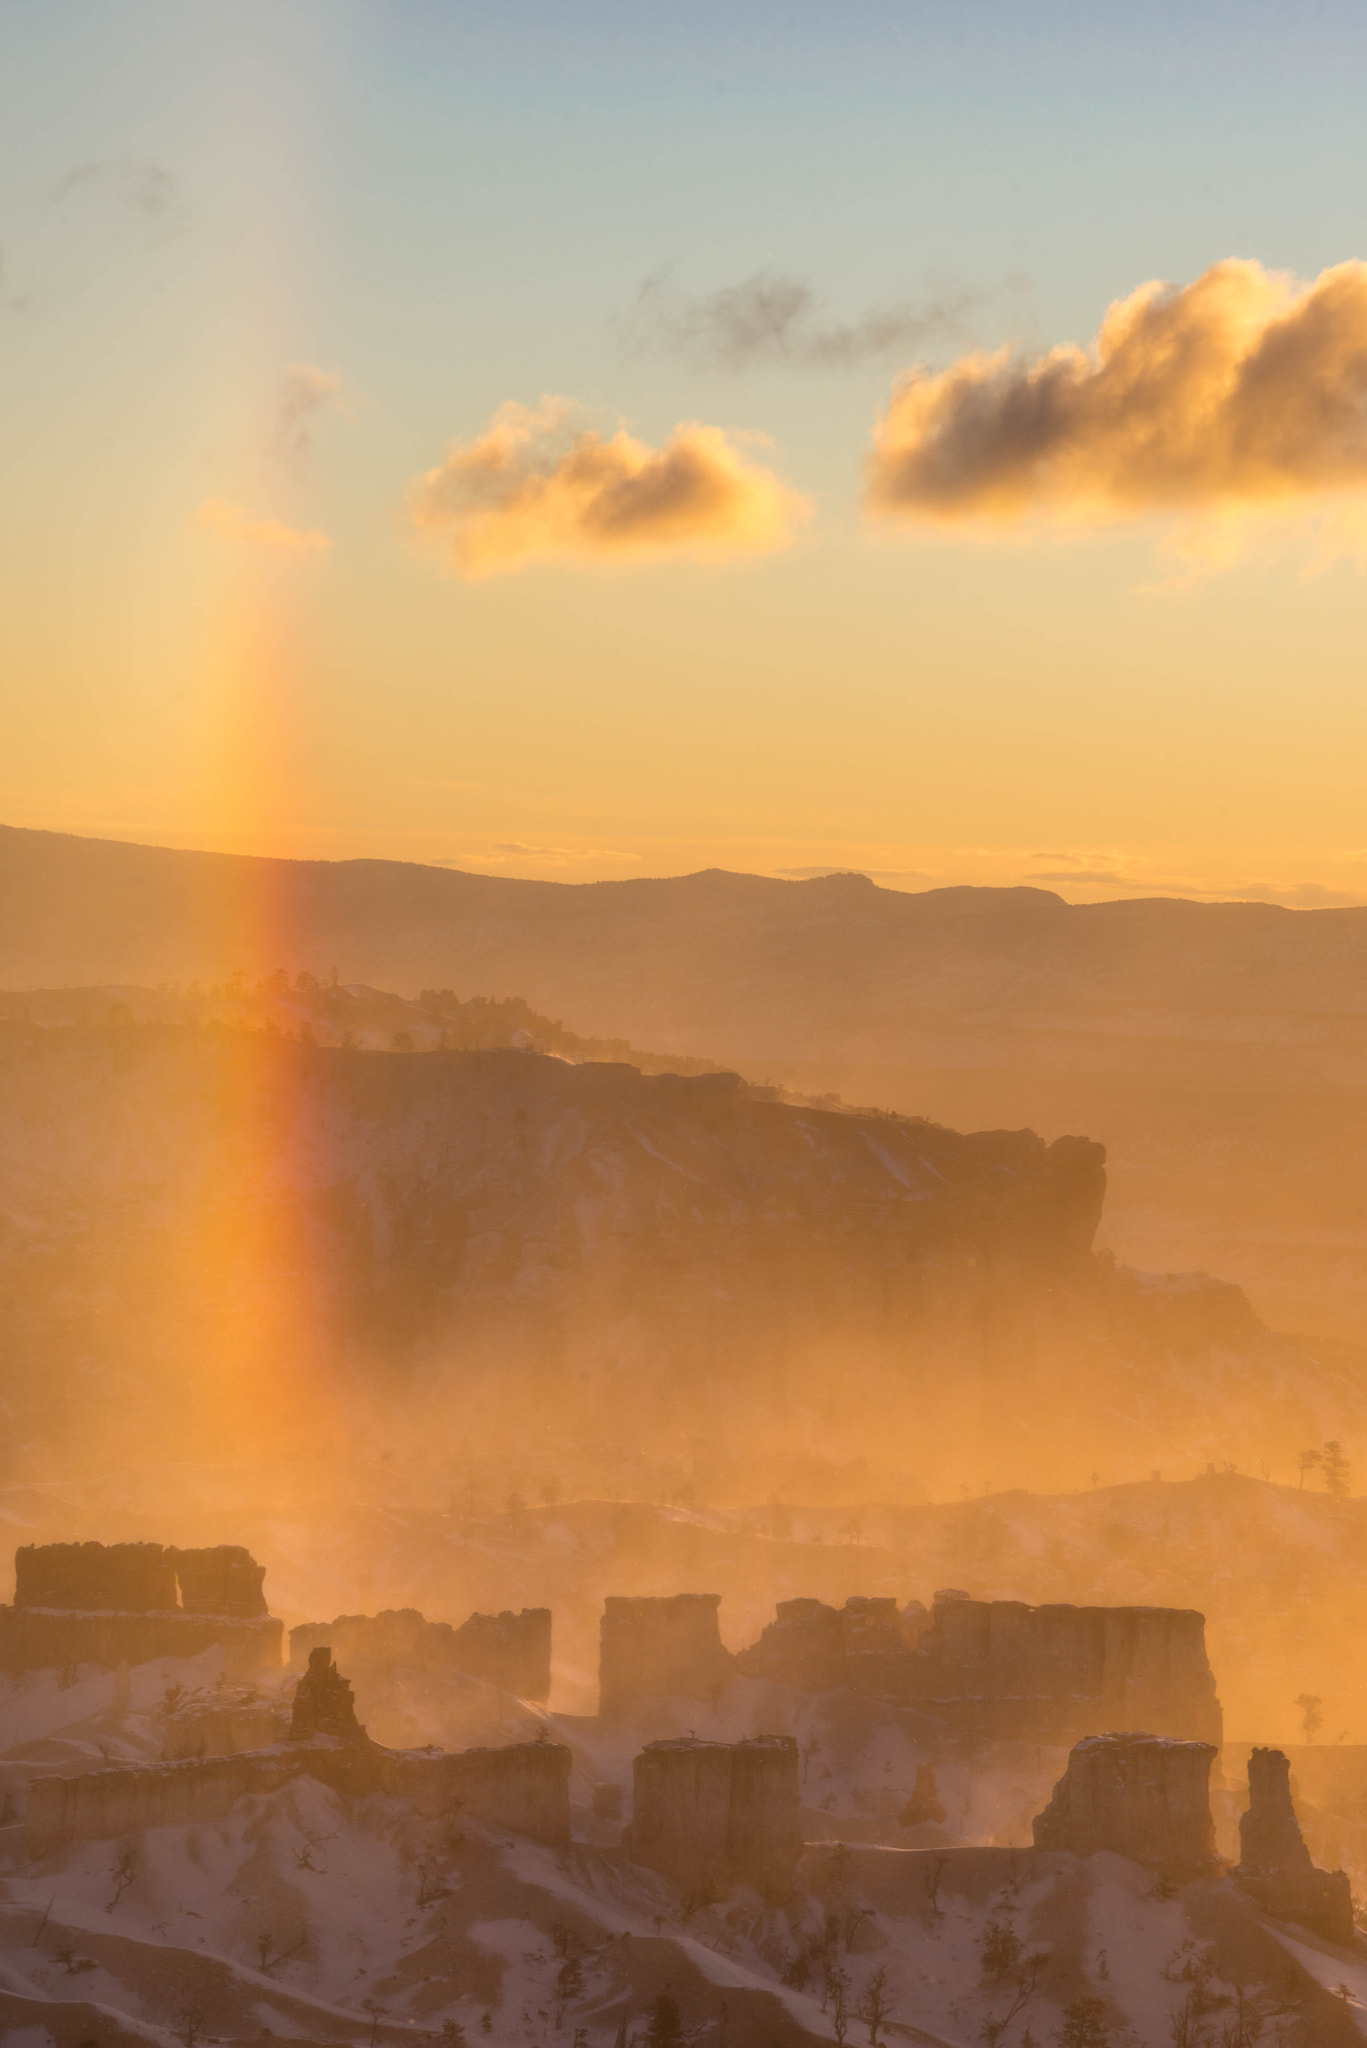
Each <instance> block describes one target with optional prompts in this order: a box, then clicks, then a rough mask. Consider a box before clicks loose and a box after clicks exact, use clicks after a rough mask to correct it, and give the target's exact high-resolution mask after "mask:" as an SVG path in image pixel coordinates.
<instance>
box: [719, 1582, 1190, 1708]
mask: <svg viewBox="0 0 1367 2048" xmlns="http://www.w3.org/2000/svg"><path fill="white" fill-rule="evenodd" d="M735 1662H736V1668H737V1670H738V1671H740V1672H741V1673H742V1674H743V1675H744V1676H746V1677H749V1678H764V1679H768V1680H770V1681H771V1682H772V1683H774V1684H777V1685H786V1686H790V1687H792V1688H793V1690H794V1691H797V1692H825V1691H828V1690H829V1689H830V1688H831V1687H833V1686H849V1687H850V1688H851V1690H853V1691H856V1692H867V1693H875V1694H878V1695H880V1696H881V1697H884V1698H888V1699H897V1700H904V1701H907V1702H909V1703H913V1704H915V1705H917V1706H919V1707H922V1708H923V1709H924V1710H925V1711H926V1712H928V1713H931V1714H934V1715H935V1716H936V1717H937V1719H940V1720H944V1721H948V1722H949V1723H950V1724H951V1725H952V1726H953V1727H954V1728H955V1729H956V1731H961V1732H963V1733H965V1734H972V1735H980V1736H987V1737H989V1738H995V1739H1003V1740H1012V1739H1019V1740H1025V1741H1031V1742H1075V1741H1077V1740H1078V1739H1079V1738H1080V1737H1081V1736H1083V1735H1088V1734H1091V1733H1093V1732H1095V1731H1096V1730H1098V1729H1103V1728H1107V1727H1111V1728H1115V1727H1124V1726H1126V1725H1129V1726H1133V1725H1135V1724H1139V1725H1144V1726H1148V1727H1151V1728H1154V1729H1156V1730H1157V1731H1158V1732H1159V1733H1160V1734H1163V1735H1173V1736H1178V1737H1180V1738H1182V1739H1184V1740H1187V1741H1193V1742H1213V1743H1215V1744H1216V1745H1217V1746H1218V1744H1219V1741H1220V1736H1221V1716H1220V1703H1219V1700H1218V1698H1217V1697H1216V1692H1215V1679H1214V1676H1213V1674H1212V1672H1211V1668H1210V1663H1209V1660H1208V1659H1207V1656H1206V1645H1205V1618H1204V1616H1202V1615H1200V1614H1197V1613H1195V1612H1193V1611H1190V1610H1187V1609H1181V1608H1171V1607H1069V1606H1048V1607H1028V1606H1026V1605H1025V1603H1024V1602H1023V1601H1019V1600H971V1599H970V1598H969V1596H968V1595H967V1594H966V1593H959V1592H955V1591H943V1592H939V1593H937V1594H936V1595H935V1603H934V1606H933V1608H932V1609H931V1612H930V1614H929V1616H927V1614H926V1610H925V1609H924V1608H923V1607H922V1606H921V1604H920V1602H919V1601H913V1602H910V1603H909V1604H908V1605H907V1606H906V1607H904V1608H902V1609H901V1610H900V1612H899V1610H898V1607H897V1603H896V1601H894V1600H890V1599H878V1600H847V1601H846V1602H845V1605H844V1607H843V1609H837V1608H834V1607H827V1606H826V1605H824V1603H823V1602H821V1601H820V1600H783V1601H780V1603H779V1606H778V1610H777V1617H776V1619H775V1620H774V1621H772V1622H770V1624H769V1626H768V1627H767V1628H766V1629H765V1630H764V1633H763V1634H762V1635H761V1637H760V1639H759V1641H758V1642H757V1643H753V1644H751V1646H750V1647H749V1649H746V1650H742V1651H741V1652H740V1653H739V1654H738V1656H737V1658H736V1660H735Z"/></svg>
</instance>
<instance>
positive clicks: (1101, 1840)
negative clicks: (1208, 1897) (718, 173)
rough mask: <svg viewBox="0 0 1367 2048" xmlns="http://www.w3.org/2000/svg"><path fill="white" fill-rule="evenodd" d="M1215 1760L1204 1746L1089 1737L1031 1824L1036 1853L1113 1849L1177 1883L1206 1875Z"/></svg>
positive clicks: (1211, 1859)
mask: <svg viewBox="0 0 1367 2048" xmlns="http://www.w3.org/2000/svg"><path fill="white" fill-rule="evenodd" d="M1215 1755H1216V1750H1215V1746H1214V1744H1213V1743H1209V1742H1176V1741H1173V1740H1172V1739H1171V1738H1169V1737H1167V1736H1158V1735H1089V1736H1088V1737H1087V1738H1086V1740H1085V1741H1083V1742H1079V1743H1078V1744H1077V1745H1076V1746H1075V1747H1074V1749H1073V1751H1072V1754H1071V1755H1070V1756H1069V1758H1068V1768H1067V1770H1066V1771H1065V1772H1064V1774H1063V1776H1062V1777H1061V1778H1060V1779H1059V1781H1058V1783H1057V1784H1056V1785H1055V1787H1054V1792H1053V1797H1052V1798H1051V1799H1050V1801H1049V1804H1048V1806H1046V1808H1045V1809H1044V1812H1043V1813H1041V1814H1037V1815H1036V1816H1035V1822H1034V1835H1035V1847H1036V1848H1037V1849H1068V1850H1071V1851H1072V1853H1073V1855H1075V1856H1091V1855H1094V1854H1095V1853H1096V1851H1097V1850H1098V1849H1113V1850H1114V1851H1115V1853H1116V1854H1117V1855H1118V1856H1130V1857H1133V1859H1134V1861H1135V1862H1136V1863H1144V1864H1147V1865H1148V1866H1149V1867H1150V1868H1151V1869H1154V1870H1158V1871H1160V1872H1162V1873H1163V1875H1164V1876H1167V1877H1171V1878H1178V1879H1185V1878H1190V1877H1196V1876H1199V1875H1200V1874H1202V1873H1203V1872H1206V1871H1210V1870H1212V1869H1213V1868H1214V1863H1215V1825H1214V1822H1213V1821H1212V1819H1211V1812H1210V1767H1211V1764H1212V1763H1213V1762H1214V1759H1215Z"/></svg>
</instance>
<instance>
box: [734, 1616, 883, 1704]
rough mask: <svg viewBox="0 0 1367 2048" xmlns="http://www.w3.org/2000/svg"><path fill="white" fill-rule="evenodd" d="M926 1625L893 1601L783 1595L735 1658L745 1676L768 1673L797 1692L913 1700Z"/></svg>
mask: <svg viewBox="0 0 1367 2048" xmlns="http://www.w3.org/2000/svg"><path fill="white" fill-rule="evenodd" d="M918 1635H919V1629H918V1627H917V1625H916V1622H915V1620H914V1618H911V1617H908V1616H906V1615H903V1614H902V1613H900V1612H899V1611H898V1607H897V1602H896V1601H895V1600H892V1599H876V1600H870V1599H859V1598H854V1599H850V1600H847V1601H846V1602H845V1605H844V1607H843V1608H838V1607H827V1606H826V1605H825V1603H824V1602H823V1601H821V1600H780V1601H779V1603H778V1607H777V1610H776V1615H775V1619H774V1620H773V1621H771V1622H770V1623H769V1625H768V1627H767V1628H766V1629H765V1631H764V1633H763V1635H762V1636H761V1637H760V1639H759V1641H758V1642H757V1643H752V1644H751V1646H750V1648H749V1649H748V1650H742V1651H741V1652H740V1653H739V1655H738V1656H737V1658H736V1668H737V1670H738V1671H739V1672H740V1673H741V1674H742V1675H743V1676H744V1677H746V1678H764V1679H768V1680H769V1681H770V1682H771V1683H773V1684H775V1685H786V1686H790V1687H791V1688H792V1689H793V1691H795V1692H828V1691H829V1690H830V1689H831V1688H832V1687H833V1686H838V1685H845V1686H848V1687H849V1688H850V1689H851V1691H853V1692H866V1693H875V1694H879V1695H882V1696H885V1697H893V1698H906V1697H909V1696H910V1694H911V1693H912V1691H913V1690H914V1688H915V1680H916V1669H917V1667H916V1665H915V1663H914V1662H913V1659H912V1654H911V1653H912V1650H913V1649H914V1647H915V1644H916V1641H917V1639H918Z"/></svg>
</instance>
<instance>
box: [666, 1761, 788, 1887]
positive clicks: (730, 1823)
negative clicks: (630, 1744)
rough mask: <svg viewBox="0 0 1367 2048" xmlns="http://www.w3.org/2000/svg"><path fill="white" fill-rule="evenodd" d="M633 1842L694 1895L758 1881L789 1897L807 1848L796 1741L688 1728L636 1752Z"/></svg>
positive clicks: (759, 1883) (757, 1882)
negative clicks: (742, 1738)
mask: <svg viewBox="0 0 1367 2048" xmlns="http://www.w3.org/2000/svg"><path fill="white" fill-rule="evenodd" d="M634 1785H635V1790H634V1795H633V1801H632V1819H631V1829H630V1833H629V1836H628V1846H629V1849H630V1853H631V1856H632V1858H633V1859H634V1861H636V1862H637V1863H644V1864H647V1865H649V1867H650V1868H651V1869H653V1870H658V1871H660V1872H662V1873H663V1874H664V1875H665V1876H667V1877H669V1878H672V1879H673V1880H674V1882H675V1883H676V1884H678V1885H679V1886H680V1887H681V1888H682V1889H683V1890H685V1891H689V1892H692V1893H693V1894H694V1895H695V1896H698V1895H702V1896H706V1897H709V1898H715V1897H720V1896H721V1895H722V1894H724V1893H725V1892H726V1891H728V1890H729V1889H730V1888H731V1886H732V1885H735V1884H747V1885H752V1886H753V1887H754V1888H755V1890H756V1891H759V1892H762V1893H764V1895H765V1896H766V1897H769V1898H776V1899H783V1898H786V1897H787V1896H788V1894H789V1893H790V1892H791V1890H792V1888H793V1874H794V1872H795V1870H796V1869H797V1861H798V1857H799V1856H800V1855H801V1853H802V1830H801V1817H800V1795H799V1790H798V1753H797V1743H796V1742H795V1741H794V1740H793V1738H792V1737H791V1736H790V1735H759V1736H755V1737H754V1738H752V1739H751V1740H750V1741H748V1742H734V1743H729V1742H702V1741H699V1740H698V1738H697V1737H696V1736H684V1737H680V1738H678V1739H676V1740H673V1741H668V1742H652V1743H649V1744H647V1746H646V1748H645V1749H643V1750H642V1751H641V1753H640V1755H639V1756H638V1757H637V1758H636V1763H635V1772H634Z"/></svg>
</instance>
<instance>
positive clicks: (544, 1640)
mask: <svg viewBox="0 0 1367 2048" xmlns="http://www.w3.org/2000/svg"><path fill="white" fill-rule="evenodd" d="M319 1644H329V1645H331V1646H333V1647H334V1648H335V1649H336V1651H337V1653H338V1655H339V1656H340V1657H341V1658H342V1659H343V1661H344V1662H345V1664H346V1666H347V1669H348V1670H349V1671H353V1672H354V1673H355V1674H356V1677H357V1680H358V1682H360V1681H370V1680H372V1679H379V1678H383V1677H386V1676H387V1675H388V1674H389V1673H391V1672H392V1671H394V1670H395V1669H397V1668H399V1667H404V1668H406V1669H409V1670H414V1671H424V1672H429V1673H432V1674H434V1675H445V1674H448V1673H452V1672H459V1673H463V1674H464V1675H465V1676H466V1677H468V1678H480V1679H483V1680H484V1681H485V1682H486V1683H487V1684H489V1685H496V1686H498V1687H500V1688H501V1690H502V1691H504V1692H510V1693H514V1694H515V1695H516V1696H517V1698H518V1699H524V1700H540V1701H544V1700H546V1699H549V1697H550V1690H551V1610H550V1609H549V1607H524V1608H523V1609H522V1610H521V1612H520V1613H516V1614H514V1613H513V1612H511V1610H508V1609H505V1610H504V1611H503V1613H501V1614H472V1615H471V1616H470V1618H469V1620H468V1621H465V1622H462V1624H461V1625H460V1627H459V1628H456V1627H453V1626H452V1624H451V1623H450V1622H449V1621H428V1620H427V1619H426V1617H425V1616H424V1615H422V1614H420V1613H419V1612H418V1610H417V1608H416V1607H399V1608H386V1609H385V1610H384V1611H383V1612H382V1613H380V1614H339V1615H338V1616H337V1618H336V1620H335V1621H330V1622H322V1621H309V1622H303V1623H301V1625H300V1626H299V1627H298V1628H293V1629H291V1630H290V1662H291V1663H292V1664H300V1663H303V1662H304V1660H305V1659H306V1657H307V1656H308V1654H309V1652H310V1651H311V1650H313V1649H314V1648H316V1647H317V1646H318V1645H319Z"/></svg>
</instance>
